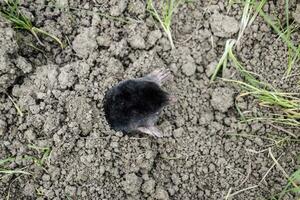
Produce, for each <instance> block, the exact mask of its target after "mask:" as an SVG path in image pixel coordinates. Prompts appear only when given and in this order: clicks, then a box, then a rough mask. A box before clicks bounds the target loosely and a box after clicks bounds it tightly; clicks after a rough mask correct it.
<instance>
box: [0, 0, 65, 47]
mask: <svg viewBox="0 0 300 200" xmlns="http://www.w3.org/2000/svg"><path fill="white" fill-rule="evenodd" d="M19 5H20V3H19V0H5V6H2V7H1V8H0V12H1V14H2V15H3V17H4V18H5V19H7V20H8V21H9V22H11V24H12V25H13V26H14V27H15V28H16V29H21V30H26V31H28V32H30V33H31V34H32V35H33V36H34V37H35V38H36V40H37V42H38V43H39V44H40V45H41V46H44V44H43V42H42V41H41V40H40V38H39V36H38V34H42V35H45V36H48V37H50V38H52V39H53V40H54V41H56V42H57V43H58V44H59V45H60V47H61V48H64V45H63V43H62V42H61V41H60V39H58V38H57V37H56V36H54V35H52V34H50V33H48V32H46V31H44V30H42V29H40V28H37V27H35V26H33V24H32V22H31V21H30V20H29V18H28V17H27V16H25V15H24V14H23V13H22V12H21V11H20V9H19Z"/></svg>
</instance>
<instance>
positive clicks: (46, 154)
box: [26, 145, 51, 167]
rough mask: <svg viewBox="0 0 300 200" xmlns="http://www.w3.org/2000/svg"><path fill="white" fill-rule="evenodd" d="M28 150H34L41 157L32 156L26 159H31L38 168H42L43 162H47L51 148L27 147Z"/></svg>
mask: <svg viewBox="0 0 300 200" xmlns="http://www.w3.org/2000/svg"><path fill="white" fill-rule="evenodd" d="M28 147H29V148H31V149H34V150H36V151H37V152H38V153H39V154H40V155H41V156H40V158H37V157H33V156H26V158H27V159H32V160H33V161H34V163H36V164H37V165H38V166H40V167H43V166H44V165H45V162H46V161H48V160H49V158H50V155H51V148H49V147H38V146H35V145H28Z"/></svg>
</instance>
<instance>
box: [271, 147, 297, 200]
mask: <svg viewBox="0 0 300 200" xmlns="http://www.w3.org/2000/svg"><path fill="white" fill-rule="evenodd" d="M269 155H270V157H271V158H272V159H273V161H274V163H275V164H276V166H277V169H279V170H280V171H281V172H282V174H283V176H284V177H285V178H286V179H287V184H286V186H285V187H284V188H283V190H282V191H281V192H280V193H278V194H275V195H273V196H272V197H271V198H270V199H271V200H282V199H285V196H286V195H287V194H291V195H294V196H297V197H298V200H299V197H300V169H297V170H296V171H295V172H294V173H293V174H292V175H290V176H289V175H288V174H287V173H286V171H285V170H284V168H283V167H282V166H281V165H280V164H279V162H278V160H277V159H276V158H275V157H274V155H273V153H272V150H271V148H269Z"/></svg>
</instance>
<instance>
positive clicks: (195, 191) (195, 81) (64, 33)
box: [0, 0, 300, 200]
mask: <svg viewBox="0 0 300 200" xmlns="http://www.w3.org/2000/svg"><path fill="white" fill-rule="evenodd" d="M282 2H284V1H269V2H268V3H267V5H266V6H265V8H264V9H265V11H266V12H268V13H284V12H281V11H282V9H284V6H283V4H282ZM291 7H292V8H293V16H299V15H300V13H299V11H300V9H299V5H298V6H296V4H295V2H294V1H292V3H291ZM296 7H297V9H296ZM21 8H22V10H24V12H25V13H26V14H27V15H29V16H31V17H32V20H33V22H34V24H35V25H36V26H37V27H40V28H42V29H44V30H46V31H48V32H50V33H51V34H54V35H56V36H57V37H58V38H61V39H62V40H63V41H64V43H66V44H67V46H66V47H65V48H64V49H61V48H60V47H59V46H58V45H57V44H56V43H55V42H53V41H52V40H51V38H44V37H42V38H43V42H44V43H45V47H40V48H41V50H42V51H41V50H37V49H35V48H32V47H30V46H29V44H35V45H36V41H35V39H34V38H33V37H32V36H31V35H30V34H29V33H27V32H23V31H19V30H14V29H13V28H12V27H11V26H10V25H9V24H8V23H7V22H6V21H5V19H3V18H0V46H1V48H0V141H1V142H0V160H1V159H5V158H9V157H12V158H15V159H14V161H13V162H11V163H10V164H9V165H8V166H6V167H7V168H9V169H22V170H23V171H26V172H30V173H31V175H25V174H23V175H20V174H13V175H5V176H2V177H1V179H0V197H1V198H0V199H5V198H6V197H7V196H8V195H9V198H10V199H56V200H58V199H103V200H104V199H148V200H150V199H162V200H167V199H180V200H184V199H203V200H206V199H209V200H214V199H216V200H219V199H224V198H225V196H226V195H227V193H228V191H229V190H230V188H231V190H232V193H234V192H236V191H239V190H241V189H245V188H248V187H251V186H255V185H259V186H258V187H256V188H253V189H251V190H247V191H244V192H241V193H239V194H237V195H235V196H234V197H233V198H232V199H239V200H243V199H247V200H249V199H251V200H252V199H253V200H254V199H255V200H256V199H269V198H270V197H271V196H272V195H274V194H277V193H278V192H280V191H282V189H283V188H284V186H285V185H286V184H287V180H286V178H285V177H284V175H283V174H282V172H281V170H280V169H279V168H276V167H275V168H272V169H271V170H270V173H269V174H268V175H267V176H266V177H265V180H264V181H263V182H260V181H261V180H262V178H263V177H264V175H265V174H266V173H267V172H268V170H269V169H270V167H271V166H272V165H273V163H274V162H273V161H272V159H271V158H270V156H269V155H268V151H262V152H259V151H261V150H264V149H267V148H268V147H269V145H270V144H271V142H270V141H269V140H267V139H264V137H263V136H270V137H271V135H279V136H282V137H285V136H287V133H285V132H283V131H280V130H278V129H277V128H274V126H272V125H269V124H266V123H263V122H261V123H259V122H253V123H249V124H244V123H241V122H240V118H239V114H238V112H237V110H236V109H235V105H234V100H235V97H236V96H237V94H238V92H239V90H238V89H237V88H235V87H233V86H232V85H230V84H228V83H224V82H223V81H217V82H215V83H213V84H211V83H210V81H209V78H210V76H211V75H212V73H213V70H214V67H215V66H216V63H217V62H218V59H219V58H220V57H221V55H222V53H223V50H224V46H225V42H226V40H227V39H229V38H236V36H237V33H238V31H239V28H238V26H239V21H240V18H241V15H242V8H241V7H239V6H236V5H234V6H233V7H232V8H231V9H230V12H227V6H226V4H225V3H224V1H223V0H220V1H217V0H211V1H194V2H193V3H189V4H184V5H182V6H180V7H179V9H178V10H177V11H176V12H175V14H174V18H173V25H172V30H173V37H174V42H175V46H176V48H175V49H173V50H172V49H171V46H170V44H169V41H168V39H167V37H166V36H165V34H164V32H163V31H162V30H160V28H159V26H158V25H157V24H156V23H154V21H153V19H152V18H151V16H150V15H149V13H148V12H147V11H146V5H145V1H142V0H120V1H119V0H110V1H109V0H96V1H75V0H69V1H68V0H57V1H32V0H28V1H21ZM67 8H73V9H67ZM75 8H76V9H75ZM99 12H100V13H107V14H108V15H110V16H112V17H107V16H106V17H105V16H103V15H98V14H97V13H99ZM281 15H282V14H281ZM281 17H282V18H283V17H284V16H281ZM297 20H298V19H297ZM297 20H296V21H297ZM298 23H299V22H298ZM293 37H294V40H295V41H297V40H299V39H300V37H299V34H298V33H295V34H293ZM238 48H239V51H238V53H237V55H238V57H239V58H240V60H241V61H242V62H243V63H244V64H245V66H246V68H247V69H248V70H251V71H253V72H255V73H258V74H260V75H261V78H262V80H264V81H268V82H270V83H274V85H275V86H276V87H278V88H280V89H285V90H287V91H294V92H299V88H297V86H296V84H295V83H296V82H297V81H298V80H299V75H297V74H299V64H296V65H295V67H294V69H293V74H296V75H294V76H292V78H289V79H286V80H284V81H283V80H282V78H281V77H282V76H283V74H284V73H285V71H286V63H287V62H286V58H287V57H286V53H287V52H286V47H285V46H284V44H283V43H282V41H281V40H280V39H278V36H277V35H276V33H275V32H273V31H272V30H271V28H270V27H268V26H267V25H266V24H265V22H264V21H263V19H262V18H260V17H258V18H257V19H256V20H255V21H254V23H253V25H252V26H251V28H250V29H247V31H246V32H245V35H244V37H243V39H242V41H241V43H240V46H239V47H238ZM156 68H168V69H170V70H171V71H172V74H173V76H174V78H173V80H171V81H170V82H169V84H168V85H167V86H165V88H164V89H166V90H167V91H170V92H171V93H173V94H175V95H176V97H177V99H178V102H177V103H176V104H175V105H174V106H169V107H167V108H166V109H164V111H163V113H162V114H161V117H160V120H159V122H158V127H159V128H160V129H161V130H162V131H163V134H164V137H163V138H160V139H156V138H153V137H150V136H147V135H142V134H140V135H136V134H132V135H128V134H123V133H121V132H115V131H113V130H111V129H110V127H109V125H108V124H107V122H106V120H105V117H104V113H103V108H102V100H103V97H104V94H105V92H106V90H107V89H109V88H110V87H112V86H113V85H114V84H116V83H117V82H119V81H121V80H124V79H128V78H135V77H141V76H143V75H145V74H147V73H149V72H151V71H152V70H154V69H156ZM234 73H236V72H235V71H234V70H233V69H230V68H229V69H228V70H227V71H225V72H224V74H223V76H225V77H226V76H228V77H232V76H233V75H234ZM8 95H10V96H11V97H12V98H13V99H14V101H15V103H16V104H17V105H18V106H19V107H20V108H21V110H22V111H23V113H24V116H23V117H21V116H20V115H19V114H18V112H17V110H16V108H15V106H14V104H13V103H12V101H11V100H10V99H9V97H8ZM240 103H241V105H240V107H243V108H244V109H246V110H247V109H248V110H251V111H253V112H256V113H257V114H259V112H260V111H259V109H257V102H254V101H253V99H251V98H245V99H244V100H242V102H240ZM289 131H292V132H294V134H298V131H299V130H295V129H291V130H289ZM229 134H253V135H256V136H257V137H253V138H251V137H250V138H249V137H246V138H245V137H237V136H229ZM29 145H34V146H37V147H47V148H49V149H51V153H50V156H49V159H46V160H45V162H44V163H42V164H38V162H37V160H36V159H24V158H26V156H27V157H28V156H31V157H35V158H41V157H42V156H43V152H42V150H36V149H34V148H32V147H30V146H29ZM272 147H273V148H272V152H273V154H274V156H275V157H276V158H279V157H280V156H281V157H280V159H279V162H280V164H281V165H282V167H283V168H284V169H285V171H286V173H287V174H291V173H293V172H294V171H295V170H296V169H299V165H300V160H299V157H298V158H297V156H299V147H300V145H299V144H296V143H292V142H289V143H284V144H282V145H278V146H272ZM255 151H257V152H256V153H255ZM285 199H297V197H296V196H292V195H290V196H288V195H287V196H285Z"/></svg>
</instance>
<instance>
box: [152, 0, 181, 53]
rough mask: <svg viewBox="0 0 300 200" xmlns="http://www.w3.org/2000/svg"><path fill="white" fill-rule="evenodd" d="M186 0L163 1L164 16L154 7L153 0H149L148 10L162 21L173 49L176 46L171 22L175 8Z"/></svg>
mask: <svg viewBox="0 0 300 200" xmlns="http://www.w3.org/2000/svg"><path fill="white" fill-rule="evenodd" d="M182 2H184V1H183V0H166V1H164V3H163V12H162V16H160V14H159V13H158V11H157V9H156V8H155V7H154V4H153V0H147V10H148V12H149V13H150V14H151V15H152V16H153V17H154V18H155V19H156V20H158V22H159V23H160V25H161V26H162V28H163V30H164V31H165V33H166V34H167V37H168V39H169V41H170V44H171V47H172V49H174V48H175V46H174V42H173V38H172V33H171V24H172V17H173V13H174V10H175V9H176V8H177V7H178V6H179V4H181V3H182Z"/></svg>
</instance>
